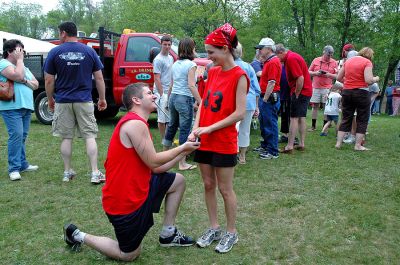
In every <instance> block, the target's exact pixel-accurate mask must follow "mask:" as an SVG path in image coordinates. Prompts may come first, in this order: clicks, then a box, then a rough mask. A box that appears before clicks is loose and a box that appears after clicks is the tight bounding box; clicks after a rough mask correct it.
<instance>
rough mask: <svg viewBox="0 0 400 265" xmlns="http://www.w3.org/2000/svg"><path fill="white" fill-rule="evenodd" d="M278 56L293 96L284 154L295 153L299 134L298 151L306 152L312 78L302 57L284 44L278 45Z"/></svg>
mask: <svg viewBox="0 0 400 265" xmlns="http://www.w3.org/2000/svg"><path fill="white" fill-rule="evenodd" d="M276 55H277V56H278V57H279V59H280V60H281V61H282V62H283V63H284V64H285V67H286V76H287V80H288V82H289V87H290V94H291V104H290V127H289V141H288V144H287V145H286V147H285V148H284V149H283V150H282V153H287V154H290V153H292V152H293V148H294V139H295V137H296V134H297V132H299V134H300V141H299V145H298V146H296V149H297V150H300V151H304V150H305V147H304V140H305V138H306V128H307V125H306V116H307V106H308V104H309V102H310V99H311V95H312V84H311V77H310V74H309V72H308V67H307V64H306V62H305V61H304V59H303V57H301V55H299V54H297V53H295V52H292V51H290V50H287V49H286V48H285V47H284V46H283V44H277V45H276Z"/></svg>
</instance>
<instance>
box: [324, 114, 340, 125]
mask: <svg viewBox="0 0 400 265" xmlns="http://www.w3.org/2000/svg"><path fill="white" fill-rule="evenodd" d="M326 118H327V119H328V121H334V122H336V123H337V122H338V121H339V115H326Z"/></svg>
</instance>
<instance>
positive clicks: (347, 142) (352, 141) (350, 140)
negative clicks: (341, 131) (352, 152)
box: [343, 135, 356, 144]
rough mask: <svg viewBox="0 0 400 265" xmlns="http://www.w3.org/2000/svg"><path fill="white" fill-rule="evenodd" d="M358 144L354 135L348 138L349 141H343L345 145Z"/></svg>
mask: <svg viewBox="0 0 400 265" xmlns="http://www.w3.org/2000/svg"><path fill="white" fill-rule="evenodd" d="M355 142H356V138H355V137H354V136H353V135H350V136H349V137H347V139H343V143H345V144H354V143H355Z"/></svg>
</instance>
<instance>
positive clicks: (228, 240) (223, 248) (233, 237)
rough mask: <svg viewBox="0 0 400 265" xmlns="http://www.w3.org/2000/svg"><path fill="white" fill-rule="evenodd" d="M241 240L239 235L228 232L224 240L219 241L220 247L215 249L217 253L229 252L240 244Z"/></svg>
mask: <svg viewBox="0 0 400 265" xmlns="http://www.w3.org/2000/svg"><path fill="white" fill-rule="evenodd" d="M238 240H239V238H238V235H237V233H229V232H226V233H225V235H224V236H223V237H222V239H221V240H220V241H219V243H218V245H217V246H216V247H215V251H216V252H218V253H226V252H229V251H230V250H231V249H232V247H233V245H235V244H236V243H237V242H238Z"/></svg>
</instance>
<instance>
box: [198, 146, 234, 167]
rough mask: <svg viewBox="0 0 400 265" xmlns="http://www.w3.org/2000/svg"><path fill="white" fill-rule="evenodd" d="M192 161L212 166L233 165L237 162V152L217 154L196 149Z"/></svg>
mask: <svg viewBox="0 0 400 265" xmlns="http://www.w3.org/2000/svg"><path fill="white" fill-rule="evenodd" d="M193 161H195V162H197V163H201V164H208V165H211V166H213V167H234V166H236V164H237V154H219V153H215V152H211V151H201V150H196V151H195V153H194V158H193Z"/></svg>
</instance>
